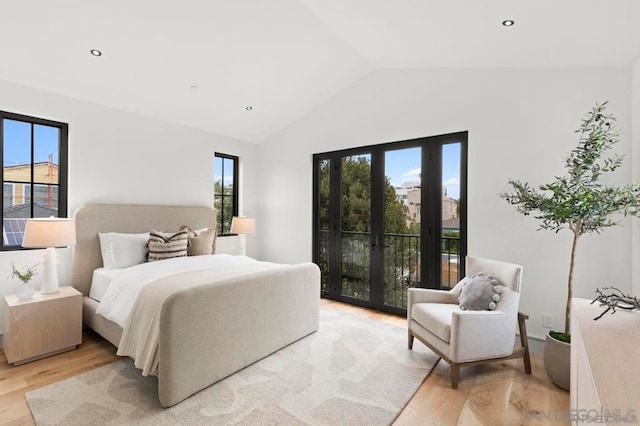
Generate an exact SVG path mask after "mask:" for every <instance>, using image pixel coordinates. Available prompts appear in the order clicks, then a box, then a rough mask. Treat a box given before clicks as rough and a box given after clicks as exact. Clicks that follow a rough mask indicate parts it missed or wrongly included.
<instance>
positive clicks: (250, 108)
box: [244, 105, 253, 111]
mask: <svg viewBox="0 0 640 426" xmlns="http://www.w3.org/2000/svg"><path fill="white" fill-rule="evenodd" d="M244 109H246V110H247V111H251V110H252V109H253V107H252V106H251V105H249V106H246V107H245V108H244Z"/></svg>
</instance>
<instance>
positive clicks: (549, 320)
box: [542, 314, 553, 328]
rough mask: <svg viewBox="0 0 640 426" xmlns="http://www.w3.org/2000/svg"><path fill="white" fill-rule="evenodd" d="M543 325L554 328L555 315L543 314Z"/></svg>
mask: <svg viewBox="0 0 640 426" xmlns="http://www.w3.org/2000/svg"><path fill="white" fill-rule="evenodd" d="M542 326H543V327H545V328H553V315H551V314H542Z"/></svg>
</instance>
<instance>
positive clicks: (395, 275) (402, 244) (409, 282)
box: [313, 132, 467, 314]
mask: <svg viewBox="0 0 640 426" xmlns="http://www.w3.org/2000/svg"><path fill="white" fill-rule="evenodd" d="M313 164H314V176H313V185H314V220H313V223H314V228H313V231H314V232H313V259H314V262H315V263H316V264H318V265H319V266H320V269H321V272H322V295H323V297H328V298H333V299H337V300H341V301H345V302H348V303H352V304H356V305H359V306H365V307H370V308H374V309H378V310H382V311H386V312H393V313H398V314H405V313H406V304H407V288H408V287H426V288H435V289H447V288H451V287H453V286H454V285H455V283H456V282H458V280H459V279H460V277H463V276H464V270H463V269H464V262H463V260H464V257H465V255H466V247H467V246H466V164H467V132H461V133H455V134H448V135H443V136H434V137H427V138H420V139H412V140H408V141H401V142H393V143H388V144H382V145H374V146H367V147H361V148H353V149H348V150H341V151H334V152H327V153H322V154H315V155H314V159H313Z"/></svg>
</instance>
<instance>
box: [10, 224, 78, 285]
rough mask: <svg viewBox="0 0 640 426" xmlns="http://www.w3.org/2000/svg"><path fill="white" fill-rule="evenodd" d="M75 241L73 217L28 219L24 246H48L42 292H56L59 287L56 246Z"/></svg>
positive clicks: (68, 244)
mask: <svg viewBox="0 0 640 426" xmlns="http://www.w3.org/2000/svg"><path fill="white" fill-rule="evenodd" d="M75 243H76V227H75V224H74V222H73V219H66V218H57V217H49V218H34V219H28V220H27V225H26V227H25V230H24V239H23V240H22V247H27V248H46V250H45V252H44V262H43V263H44V273H43V276H42V287H41V288H40V293H41V294H49V293H55V292H57V291H58V289H59V286H58V260H57V259H56V249H55V247H65V246H70V245H73V244H75Z"/></svg>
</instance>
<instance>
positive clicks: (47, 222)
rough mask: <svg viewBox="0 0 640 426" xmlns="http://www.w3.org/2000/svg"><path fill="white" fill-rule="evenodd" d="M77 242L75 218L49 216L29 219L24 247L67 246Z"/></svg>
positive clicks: (23, 241) (23, 242)
mask: <svg viewBox="0 0 640 426" xmlns="http://www.w3.org/2000/svg"><path fill="white" fill-rule="evenodd" d="M75 243H76V227H75V224H74V222H73V219H66V218H58V217H49V218H34V219H29V220H27V225H26V227H25V230H24V239H23V240H22V247H29V248H47V247H66V246H70V245H73V244H75Z"/></svg>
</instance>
